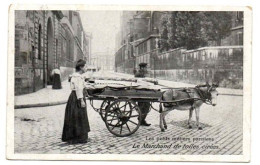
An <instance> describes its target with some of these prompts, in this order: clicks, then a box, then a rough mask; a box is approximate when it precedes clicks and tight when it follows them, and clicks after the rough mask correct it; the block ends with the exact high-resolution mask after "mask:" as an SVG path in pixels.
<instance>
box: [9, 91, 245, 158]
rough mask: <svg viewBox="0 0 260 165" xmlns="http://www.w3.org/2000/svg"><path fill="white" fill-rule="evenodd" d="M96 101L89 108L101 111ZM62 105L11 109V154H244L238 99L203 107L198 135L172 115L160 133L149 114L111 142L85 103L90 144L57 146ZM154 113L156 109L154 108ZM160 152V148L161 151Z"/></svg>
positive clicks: (180, 115) (178, 114) (182, 115)
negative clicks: (127, 133)
mask: <svg viewBox="0 0 260 165" xmlns="http://www.w3.org/2000/svg"><path fill="white" fill-rule="evenodd" d="M101 103H102V102H101V101H96V102H94V105H95V107H100V105H101ZM65 106H66V104H62V105H57V106H48V107H37V108H25V109H15V124H14V125H15V134H14V140H15V142H14V146H15V148H14V150H15V153H33V154H37V153H48V154H59V153H61V154H180V155H191V154H192V155H221V154H222V155H240V154H243V151H242V144H243V97H242V96H228V95H219V96H218V104H217V106H215V107H212V106H209V105H206V104H204V105H202V107H201V111H200V123H201V126H202V128H203V130H198V129H197V127H196V124H195V115H193V119H192V125H193V127H192V129H188V125H187V119H188V114H189V112H188V111H176V110H174V111H172V112H170V113H169V114H168V115H167V116H166V122H167V124H168V129H167V130H166V131H165V132H161V130H160V128H159V113H158V112H156V111H154V110H151V112H150V113H149V114H148V117H147V122H149V123H151V124H152V125H151V126H150V127H142V126H140V128H139V129H138V130H137V132H136V133H134V134H133V135H131V136H129V137H116V136H114V135H112V134H111V133H110V132H109V131H108V130H107V128H106V125H105V123H104V122H103V120H102V119H101V117H100V116H99V114H98V113H97V112H95V111H94V110H93V108H92V107H91V106H90V104H89V102H87V112H88V118H89V121H90V129H91V132H90V133H89V142H88V143H86V144H75V145H69V144H67V143H64V142H62V141H61V134H62V129H63V120H64V114H65V112H64V111H65ZM155 107H157V108H158V104H157V103H155ZM160 146H161V147H160Z"/></svg>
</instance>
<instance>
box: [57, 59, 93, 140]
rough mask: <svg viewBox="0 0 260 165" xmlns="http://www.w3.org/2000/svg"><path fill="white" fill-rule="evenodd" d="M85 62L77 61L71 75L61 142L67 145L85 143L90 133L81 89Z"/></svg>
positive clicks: (83, 82) (83, 86)
mask: <svg viewBox="0 0 260 165" xmlns="http://www.w3.org/2000/svg"><path fill="white" fill-rule="evenodd" d="M85 64H86V61H84V60H81V59H80V60H79V61H78V62H77V64H76V72H75V73H73V74H72V75H71V79H70V85H71V90H72V92H71V94H70V96H69V99H68V102H67V105H66V110H65V118H64V126H63V133H62V141H64V142H68V143H73V144H74V143H86V142H87V140H88V132H89V131H90V127H89V122H88V115H87V109H86V100H85V96H84V94H83V89H84V88H88V87H87V86H86V85H85V81H84V77H83V76H82V74H83V73H84V72H85V71H84V69H85Z"/></svg>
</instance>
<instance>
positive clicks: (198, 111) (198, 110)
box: [195, 108, 202, 130]
mask: <svg viewBox="0 0 260 165" xmlns="http://www.w3.org/2000/svg"><path fill="white" fill-rule="evenodd" d="M195 112H196V121H197V127H198V129H199V130H202V127H201V126H200V121H199V120H200V117H199V115H200V108H195Z"/></svg>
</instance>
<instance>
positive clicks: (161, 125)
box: [159, 112, 164, 132]
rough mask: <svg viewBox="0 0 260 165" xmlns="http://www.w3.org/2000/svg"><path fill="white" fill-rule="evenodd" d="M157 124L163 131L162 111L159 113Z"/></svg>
mask: <svg viewBox="0 0 260 165" xmlns="http://www.w3.org/2000/svg"><path fill="white" fill-rule="evenodd" d="M159 126H160V128H161V131H162V132H164V128H163V112H161V113H160V121H159Z"/></svg>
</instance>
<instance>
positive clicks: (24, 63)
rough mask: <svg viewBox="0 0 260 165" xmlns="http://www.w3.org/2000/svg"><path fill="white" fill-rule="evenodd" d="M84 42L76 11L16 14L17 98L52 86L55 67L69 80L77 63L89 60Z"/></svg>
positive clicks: (20, 11) (17, 12) (63, 77)
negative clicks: (80, 60) (81, 60)
mask: <svg viewBox="0 0 260 165" xmlns="http://www.w3.org/2000/svg"><path fill="white" fill-rule="evenodd" d="M83 41H84V30H83V27H82V23H81V19H80V15H79V13H78V12H76V11H44V10H42V11H33V10H31V11H29V10H28V11H26V10H17V11H15V95H19V94H25V93H30V92H35V91H37V90H39V89H41V88H45V87H46V86H47V85H50V84H51V82H52V80H51V75H50V74H51V71H52V70H53V69H54V68H55V67H58V68H59V69H60V70H61V77H62V80H64V79H66V78H67V76H68V75H69V74H71V73H72V72H73V71H74V64H75V61H76V60H78V59H86V51H85V52H84V49H86V45H85V44H86V42H83ZM88 49H90V47H89V48H88Z"/></svg>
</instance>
